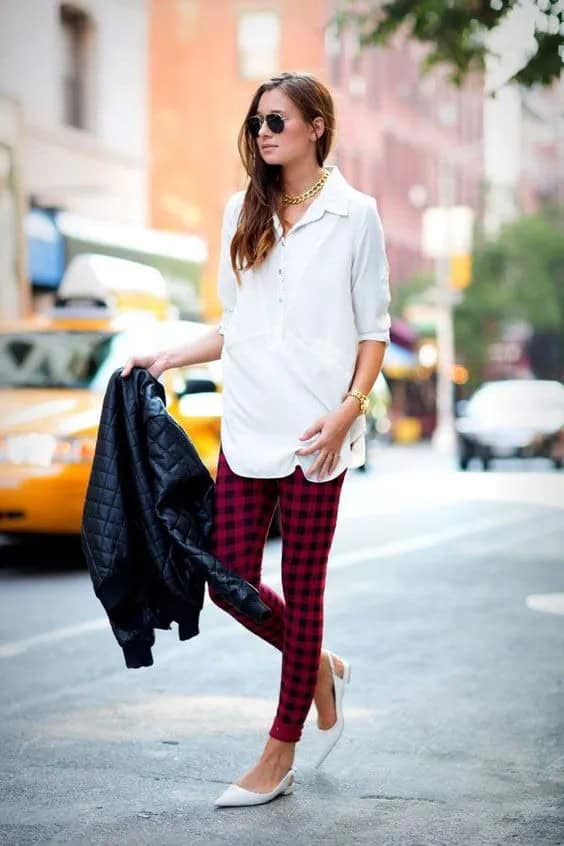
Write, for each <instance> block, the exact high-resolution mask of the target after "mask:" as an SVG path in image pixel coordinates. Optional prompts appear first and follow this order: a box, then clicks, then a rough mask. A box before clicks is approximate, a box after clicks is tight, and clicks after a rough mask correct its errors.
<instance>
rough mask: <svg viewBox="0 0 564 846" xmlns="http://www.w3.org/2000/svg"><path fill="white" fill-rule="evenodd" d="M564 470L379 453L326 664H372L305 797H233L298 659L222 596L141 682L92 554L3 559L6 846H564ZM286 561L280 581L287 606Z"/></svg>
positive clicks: (359, 512) (362, 670)
mask: <svg viewBox="0 0 564 846" xmlns="http://www.w3.org/2000/svg"><path fill="white" fill-rule="evenodd" d="M563 508H564V474H562V473H561V472H560V473H558V472H554V471H552V470H551V469H550V467H549V466H545V465H544V464H543V462H542V461H540V462H538V463H537V462H532V463H531V464H530V465H525V464H524V463H522V462H519V461H515V462H506V463H500V462H498V463H494V465H493V466H492V470H491V471H490V472H487V473H486V472H482V471H481V470H479V469H477V468H476V469H472V470H470V471H469V472H466V473H462V472H457V471H456V469H455V467H454V464H453V462H452V461H451V460H450V459H449V458H445V457H442V456H438V455H436V454H434V453H433V451H432V449H431V448H430V447H429V446H428V445H425V444H422V445H416V446H413V447H407V446H406V447H397V446H396V447H387V446H385V445H383V444H377V445H374V446H373V447H372V449H371V455H370V466H369V468H368V469H367V471H366V472H364V473H363V472H360V471H353V472H351V473H349V475H348V477H347V479H346V481H345V484H344V486H343V494H342V499H341V504H340V512H339V523H338V527H337V531H336V534H335V538H334V542H333V547H332V552H331V558H330V563H329V572H328V579H327V589H326V595H325V609H326V610H325V641H324V645H325V646H326V647H327V648H329V649H331V650H333V651H335V652H337V653H338V654H340V655H342V656H344V657H346V658H347V659H348V660H349V661H350V663H351V666H352V678H351V684H350V686H349V687H348V688H347V692H346V695H345V722H346V725H345V733H344V735H343V737H342V739H341V741H340V742H339V744H338V745H337V746H336V748H335V749H334V751H333V752H332V753H331V755H330V756H329V757H328V758H327V760H326V761H325V763H324V765H323V766H322V768H321V769H319V770H315V769H313V767H312V761H313V760H314V758H315V753H316V750H317V748H318V747H317V742H318V738H317V737H316V733H317V729H316V726H315V709H314V708H313V707H312V710H311V711H310V714H309V716H308V720H307V723H306V726H305V730H304V735H303V739H302V741H301V742H300V744H299V745H298V747H297V754H296V760H295V767H296V790H295V792H294V793H293V794H292V795H289V796H285V797H280V798H279V799H276V800H275V801H274V802H271V803H269V804H267V805H262V806H258V807H255V808H225V809H220V808H215V807H214V806H213V800H214V799H215V798H216V796H218V795H219V794H220V793H221V792H222V791H223V789H224V788H225V787H226V786H227V785H228V784H229V783H230V782H231V781H233V780H234V779H235V778H236V777H238V776H239V775H241V774H242V773H243V772H244V771H246V770H247V769H248V768H249V767H250V766H251V765H252V764H253V763H254V761H255V760H256V758H257V757H258V755H259V754H260V751H261V750H262V748H263V746H264V742H265V740H266V734H267V731H268V728H269V726H270V724H271V721H272V718H273V715H274V712H275V709H276V697H277V693H278V684H279V673H280V653H278V652H277V651H275V650H274V649H273V648H272V647H271V646H269V645H268V644H266V643H265V642H263V641H262V640H260V639H259V638H256V637H253V636H252V635H251V634H250V633H249V632H248V631H247V630H246V629H244V628H243V627H242V626H239V625H238V624H237V623H236V622H235V621H234V620H233V619H232V618H231V617H229V616H228V615H227V614H225V613H223V612H222V611H221V610H220V609H219V608H217V607H216V606H214V605H213V604H212V603H211V602H210V601H209V599H208V598H207V597H206V602H205V605H204V609H203V611H202V613H201V617H200V634H199V635H198V636H196V637H195V638H193V639H191V640H189V641H185V642H180V641H178V638H177V629H176V626H173V629H172V630H171V631H162V630H157V631H156V641H157V642H156V645H155V647H154V648H153V655H154V661H155V663H154V665H153V666H152V667H150V668H144V669H138V670H129V669H127V668H126V667H125V664H124V661H123V656H122V652H121V650H120V648H119V647H118V645H117V643H116V641H115V640H114V637H113V634H112V632H111V630H110V628H109V624H108V622H107V620H106V618H105V614H104V611H103V609H102V606H101V605H100V603H99V602H98V600H97V599H96V597H95V596H94V593H93V590H92V586H91V582H90V578H89V575H88V573H87V572H86V571H85V570H84V569H83V568H82V567H81V566H80V563H78V558H77V557H76V555H75V557H73V550H72V548H71V550H70V551H69V550H68V549H66V550H64V555H63V552H62V550H60V551H57V548H56V547H55V551H53V548H47V547H46V546H41V547H35V548H33V547H29V546H26V545H24V546H23V547H20V548H18V549H14V548H11V547H10V546H9V545H8V544H7V543H6V542H5V543H4V545H0V555H1V556H2V566H1V567H0V584H1V590H0V678H1V689H0V717H1V719H0V733H1V748H2V754H1V761H0V843H1V844H10V846H23V844H59V843H61V844H62V843H65V844H73V846H79V845H80V846H82V844H88V846H98V844H99V845H100V846H143V845H144V844H147V846H149V844H151V846H153V844H159V846H167V844H171V846H172V844H174V846H176V844H202V846H203V844H205V846H214V844H241V846H254V844H257V846H258V844H261V846H268V845H269V844H276V846H279V845H280V846H286V844H288V843H291V844H293V846H302V845H303V846H307V844H325V846H333V844H335V846H348V844H370V846H379V844H382V846H396V844H397V846H400V844H401V846H440V844H445V846H458V845H459V844H464V846H477V844H519V845H520V846H521V844H522V846H537V844H539V845H540V844H554V846H556V844H564V664H563V656H564V560H563V556H564V521H563V519H562V516H563ZM280 554H281V546H280V542H279V541H278V540H271V541H269V542H268V544H267V549H266V551H265V556H264V567H263V569H264V579H265V581H267V582H269V583H270V584H272V585H273V586H279V585H280V580H279V567H280Z"/></svg>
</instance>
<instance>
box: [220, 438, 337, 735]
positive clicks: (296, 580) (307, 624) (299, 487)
mask: <svg viewBox="0 0 564 846" xmlns="http://www.w3.org/2000/svg"><path fill="white" fill-rule="evenodd" d="M346 472H347V471H346V469H345V470H344V471H343V472H342V473H341V474H340V475H339V476H337V478H335V479H331V480H329V481H326V482H323V481H321V482H311V481H308V479H306V477H305V476H304V474H303V471H302V469H301V467H300V466H299V465H298V466H297V467H296V468H295V470H294V472H293V473H292V474H291V475H289V476H283V477H281V478H276V479H268V478H265V479H254V478H250V477H247V476H239V475H237V474H236V473H234V472H233V471H232V470H231V468H230V467H229V465H228V463H227V460H226V458H225V455H224V454H223V450H222V449H220V452H219V462H218V468H217V475H216V480H215V491H214V498H215V499H214V525H213V530H212V535H211V551H212V552H213V554H214V555H215V556H216V558H218V559H219V561H221V562H222V563H223V564H224V565H225V566H226V567H228V568H229V569H232V570H234V571H235V572H236V573H238V574H239V575H241V576H242V577H243V578H244V579H247V580H248V581H249V582H251V583H252V584H253V585H255V586H256V587H257V588H258V590H259V594H260V598H261V599H262V600H263V602H265V603H266V604H267V605H268V606H269V607H270V608H271V609H272V616H271V617H269V618H268V619H267V620H266V621H265V622H263V623H254V622H253V621H252V620H250V619H249V618H248V617H245V616H243V615H242V614H240V613H239V612H237V611H235V610H234V609H233V608H232V607H231V606H228V605H227V604H226V603H224V602H223V601H222V600H221V598H220V597H218V596H217V595H216V594H215V592H214V591H213V590H211V589H210V588H209V585H208V591H209V596H210V598H211V599H212V601H213V602H214V603H215V604H216V605H218V606H219V607H220V608H222V609H223V610H225V611H227V612H228V613H229V614H231V615H232V616H233V617H235V619H236V620H238V621H239V622H240V623H242V624H243V625H244V626H246V628H248V629H250V631H252V632H254V633H255V634H257V635H260V637H262V638H264V640H267V641H268V642H269V643H271V644H272V645H273V646H275V647H276V648H277V649H279V650H281V652H282V678H281V681H280V695H279V702H278V710H277V712H276V716H275V718H274V722H273V724H272V727H271V729H270V732H269V733H270V735H271V737H275V738H277V739H278V740H284V741H287V742H296V741H298V740H299V739H300V737H301V734H302V729H303V725H304V722H305V719H306V717H307V715H308V712H309V709H310V707H311V703H312V702H313V695H314V693H315V686H316V684H317V675H318V671H319V661H320V657H321V645H322V639H323V596H324V591H325V578H326V572H327V560H328V557H329V551H330V548H331V543H332V540H333V535H334V532H335V526H336V522H337V512H338V507H339V498H340V493H341V487H342V484H343V481H344V478H345V475H346ZM278 499H279V500H280V522H281V527H282V590H283V593H284V599H282V597H280V596H279V595H278V594H277V593H276V592H275V591H274V590H272V589H271V588H269V587H268V586H267V585H265V584H264V583H263V582H261V570H262V557H263V552H264V547H265V543H266V538H267V534H268V529H269V526H270V523H271V520H272V516H273V513H274V509H275V506H276V502H277V500H278Z"/></svg>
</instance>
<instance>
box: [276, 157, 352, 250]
mask: <svg viewBox="0 0 564 846" xmlns="http://www.w3.org/2000/svg"><path fill="white" fill-rule="evenodd" d="M325 167H326V168H327V170H329V171H330V174H329V178H328V179H327V182H326V183H325V185H324V186H323V188H322V189H321V191H320V192H319V194H318V195H317V197H316V198H315V200H314V201H313V202H312V204H311V206H309V207H308V208H307V209H306V211H305V212H304V214H303V215H302V217H301V218H300V219H299V220H298V221H297V222H296V223H295V224H294V225H293V226H292V229H291V231H292V232H293V231H294V229H298V227H300V226H303V225H305V224H306V223H311V222H312V221H313V220H318V219H319V218H320V217H322V216H323V214H324V213H325V212H326V211H328V212H332V213H333V214H338V215H344V216H346V215H348V213H349V192H350V185H349V183H348V182H347V181H346V179H345V178H344V176H343V174H342V173H341V171H340V170H339V168H338V167H337V165H325ZM272 220H273V223H274V229H275V231H276V233H277V235H281V234H282V224H281V223H280V218H279V217H278V215H277V214H276V213H274V214H273V216H272Z"/></svg>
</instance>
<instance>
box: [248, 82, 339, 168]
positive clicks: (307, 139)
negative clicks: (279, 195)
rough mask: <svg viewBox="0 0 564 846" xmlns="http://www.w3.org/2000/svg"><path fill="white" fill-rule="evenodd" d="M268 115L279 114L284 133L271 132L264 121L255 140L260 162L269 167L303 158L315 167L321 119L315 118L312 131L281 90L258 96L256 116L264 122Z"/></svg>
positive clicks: (321, 129) (321, 124) (321, 127)
mask: <svg viewBox="0 0 564 846" xmlns="http://www.w3.org/2000/svg"><path fill="white" fill-rule="evenodd" d="M270 112H278V113H279V114H281V115H282V116H283V117H284V118H285V121H284V129H283V131H282V132H279V133H276V132H272V130H271V129H269V128H268V124H267V123H266V121H265V120H263V123H262V126H261V128H260V132H259V134H258V137H257V138H256V139H255V142H256V144H257V148H258V151H259V155H261V156H262V158H263V160H264V161H265V162H266V163H267V164H270V165H275V164H276V165H288V164H290V163H292V162H296V161H300V160H301V159H304V158H305V159H310V158H311V159H312V161H313V162H314V163H315V161H316V158H315V140H316V131H317V135H318V137H321V135H322V134H323V128H324V121H323V118H322V117H316V118H315V119H314V121H313V124H314V126H313V127H312V126H310V125H309V124H307V123H305V121H304V119H303V116H302V113H301V112H300V110H299V109H298V107H297V106H296V105H295V103H294V102H293V101H292V100H290V98H289V97H287V96H286V95H285V94H284V93H283V91H281V89H280V88H273V89H271V90H270V91H264V92H263V94H262V95H261V98H260V100H259V103H258V106H257V110H256V114H257V115H259V117H261V118H264V116H265V115H267V114H269V113H270ZM314 127H315V129H314Z"/></svg>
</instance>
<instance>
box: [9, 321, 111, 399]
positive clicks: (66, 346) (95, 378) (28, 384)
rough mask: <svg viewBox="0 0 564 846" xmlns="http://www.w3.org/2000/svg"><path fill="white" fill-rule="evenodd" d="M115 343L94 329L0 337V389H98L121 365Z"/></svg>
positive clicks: (15, 333)
mask: <svg viewBox="0 0 564 846" xmlns="http://www.w3.org/2000/svg"><path fill="white" fill-rule="evenodd" d="M115 341H116V333H114V332H102V331H94V330H80V331H74V330H66V331H63V330H57V331H56V332H50V331H48V332H33V331H31V332H13V333H10V332H8V333H5V334H1V335H0V387H2V388H95V389H101V388H102V387H103V385H104V384H105V382H106V381H107V378H109V374H110V373H111V371H112V369H113V365H114V363H115V367H118V366H119V363H120V362H119V361H117V360H115V361H114V359H115V356H114V353H115ZM122 363H123V362H122Z"/></svg>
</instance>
